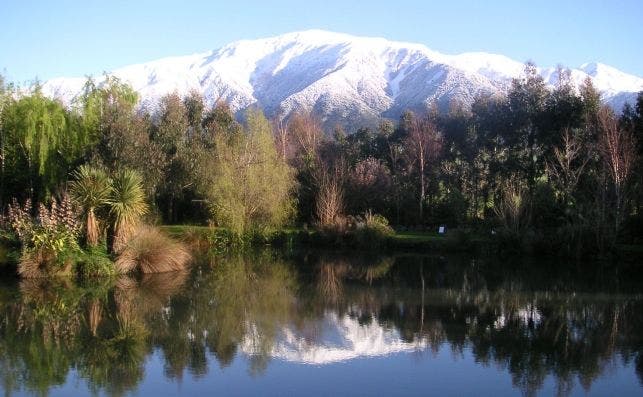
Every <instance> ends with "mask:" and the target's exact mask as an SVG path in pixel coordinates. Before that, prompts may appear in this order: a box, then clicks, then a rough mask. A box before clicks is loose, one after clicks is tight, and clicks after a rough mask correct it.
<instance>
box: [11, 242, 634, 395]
mask: <svg viewBox="0 0 643 397" xmlns="http://www.w3.org/2000/svg"><path fill="white" fill-rule="evenodd" d="M541 268H542V267H541ZM503 269H504V270H503ZM510 269H513V270H509V269H508V268H507V267H506V266H504V267H503V266H501V265H498V264H494V263H484V262H480V261H476V260H471V259H470V258H440V257H379V258H376V257H356V256H346V255H340V254H331V253H305V254H302V255H297V256H295V257H291V258H288V259H284V258H282V257H280V256H278V255H276V254H275V253H273V252H260V253H255V254H251V255H243V256H242V255H238V256H231V257H227V258H217V257H213V258H209V259H208V260H207V261H206V263H204V264H203V265H202V266H199V267H197V268H196V269H194V271H192V272H191V273H166V274H156V275H146V276H144V277H142V278H136V279H135V278H129V277H122V278H118V279H115V280H102V281H92V282H85V283H74V282H72V281H71V280H68V279H61V280H25V281H22V282H20V283H19V284H18V285H15V284H11V283H9V285H5V286H3V287H0V316H2V317H1V323H0V378H1V381H2V388H3V389H4V391H5V393H7V394H10V393H11V392H12V391H16V390H27V391H30V392H34V393H38V394H43V395H44V394H47V393H48V391H50V390H51V388H52V387H54V386H57V385H63V384H65V383H68V382H70V380H69V378H70V373H71V372H74V373H75V374H76V375H77V376H79V377H80V378H82V379H83V380H85V381H86V384H87V387H88V389H89V390H90V391H92V392H104V393H106V394H109V395H124V394H126V393H127V392H129V391H133V390H136V389H137V387H138V386H139V384H140V383H141V382H143V381H144V379H145V378H146V376H151V375H149V374H146V369H147V367H146V366H147V365H148V364H147V363H148V360H147V359H148V358H149V357H150V356H151V355H153V354H156V353H158V355H159V356H160V357H162V362H163V366H164V368H163V370H164V376H165V378H166V379H170V380H174V381H182V380H184V379H185V376H186V373H187V374H189V375H190V376H191V379H194V381H196V382H198V381H199V379H204V377H206V376H207V375H208V374H209V373H210V372H211V371H212V368H210V367H211V366H212V365H213V364H214V365H218V366H219V368H222V369H224V370H225V369H226V368H228V367H229V366H231V365H232V364H233V363H234V362H235V360H237V359H239V360H241V358H242V357H243V358H244V360H247V362H248V365H247V371H248V372H249V373H250V374H251V376H253V377H258V378H260V377H261V376H263V374H264V373H266V372H267V371H269V370H270V362H271V361H272V360H277V361H280V362H285V363H292V365H308V364H314V365H332V364H334V363H339V362H350V361H351V360H353V359H356V358H362V359H366V358H369V357H388V356H390V355H391V354H394V353H400V354H404V353H409V352H424V351H428V352H438V351H439V350H440V349H442V348H445V347H446V348H448V349H450V350H451V351H452V352H454V353H455V355H456V356H461V357H462V356H464V355H463V352H464V351H465V350H467V351H471V353H472V355H473V358H474V360H475V363H477V364H476V365H483V366H489V365H493V366H496V367H498V368H501V370H502V372H503V373H508V374H509V375H510V376H511V380H512V383H513V385H514V387H515V388H517V389H519V390H521V391H522V392H523V393H525V394H534V393H535V392H537V391H538V390H541V388H542V387H543V385H544V383H545V382H546V379H547V378H548V377H553V378H554V379H555V383H556V386H555V388H556V390H557V392H558V393H559V394H561V395H567V394H570V392H571V391H572V390H573V389H574V387H575V385H576V384H578V385H580V387H582V388H584V389H585V390H590V388H591V386H592V384H593V383H594V382H595V381H596V379H597V378H599V377H600V376H602V375H603V374H605V373H609V372H610V371H612V372H613V371H616V370H617V368H622V367H625V368H634V369H635V370H636V372H637V374H638V377H639V381H641V382H642V383H641V386H643V332H642V331H643V316H642V313H643V310H642V309H643V298H642V297H641V296H640V294H637V293H632V291H629V290H628V287H629V286H634V287H633V288H635V286H636V283H635V282H634V281H632V279H631V277H629V275H628V274H627V273H625V274H623V273H622V271H621V273H619V274H620V275H617V276H616V277H615V278H613V279H610V278H609V277H605V274H606V273H605V272H606V271H607V272H608V273H609V274H612V275H614V274H616V273H610V272H612V271H611V270H598V271H597V273H596V275H597V276H596V277H597V279H599V280H601V281H606V282H607V284H608V285H607V287H604V288H606V289H604V290H603V291H599V292H597V291H593V284H592V281H591V280H592V277H593V276H591V275H590V276H588V275H587V271H586V270H585V271H583V274H585V276H582V277H581V276H579V274H575V273H574V272H575V271H574V270H571V271H568V270H560V269H559V270H558V271H557V272H554V273H555V278H554V279H553V281H551V280H550V281H548V282H546V283H540V284H539V282H538V279H539V277H540V278H541V279H540V280H542V277H543V276H542V274H541V273H538V275H536V274H530V273H529V271H528V270H526V269H521V268H519V267H516V266H512V267H511V268H510ZM560 272H562V273H563V274H562V275H561V273H560ZM518 275H520V276H518ZM565 277H568V278H567V279H565ZM561 279H563V281H560V280H561ZM626 279H627V281H624V280H626ZM565 280H567V281H565ZM569 280H580V283H576V284H574V283H571V282H570V281H569ZM628 283H629V284H628ZM623 286H625V287H623ZM622 290H625V291H626V293H621V291H622ZM634 291H635V289H634ZM418 365H420V364H418ZM443 365H450V364H449V362H444V364H443ZM228 369H229V370H232V368H228ZM461 376H462V378H463V380H465V382H463V384H466V378H467V374H466V373H464V374H461ZM463 392H466V389H463Z"/></svg>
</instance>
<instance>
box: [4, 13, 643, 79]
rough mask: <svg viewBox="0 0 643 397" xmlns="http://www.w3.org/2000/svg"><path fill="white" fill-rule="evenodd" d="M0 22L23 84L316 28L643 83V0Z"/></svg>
mask: <svg viewBox="0 0 643 397" xmlns="http://www.w3.org/2000/svg"><path fill="white" fill-rule="evenodd" d="M0 16H1V18H0V73H1V74H3V75H5V77H6V78H7V79H8V80H10V81H14V82H19V83H23V82H25V81H28V80H32V79H34V78H35V77H38V78H39V79H41V80H46V79H49V78H52V77H57V76H83V75H88V74H91V75H97V74H100V73H101V72H102V71H107V70H111V69H114V68H117V67H121V66H126V65H129V64H133V63H141V62H146V61H151V60H155V59H158V58H161V57H166V56H174V55H187V54H192V53H195V52H204V51H207V50H211V49H216V48H218V47H221V46H222V45H225V44H227V43H229V42H231V41H234V40H239V39H252V38H260V37H267V36H274V35H277V34H281V33H286V32H291V31H297V30H306V29H313V28H314V29H326V30H331V31H337V32H344V33H349V34H355V35H366V36H379V37H385V38H388V39H392V40H400V41H411V42H419V43H422V44H425V45H427V46H428V47H429V48H431V49H433V50H436V51H440V52H443V53H448V54H455V53H461V52H467V51H485V52H491V53H498V54H503V55H507V56H509V57H511V58H513V59H516V60H519V61H525V60H528V59H531V60H533V61H535V62H536V64H538V65H541V66H555V65H556V64H559V63H560V64H563V65H565V66H570V67H575V66H579V65H580V64H582V63H584V62H588V61H599V62H603V63H606V64H609V65H612V66H614V67H617V68H619V69H621V70H623V71H625V72H628V73H633V74H636V75H638V76H643V51H642V50H643V45H642V44H641V43H642V42H643V1H641V0H627V1H625V0H623V1H619V0H611V1H607V0H606V1H598V0H578V1H571V0H570V1H565V0H559V1H549V0H541V1H529V0H525V1H520V0H514V1H493V0H490V1H478V2H476V1H469V2H464V1H457V0H442V1H428V0H424V1H423V0H417V1H405V0H389V1H350V0H340V1H336V0H321V1H306V0H292V1H291V0H281V1H280V0H275V1H269V0H264V1H247V0H225V1H217V0H211V1H189V0H186V1H176V0H174V1H165V0H154V1H150V0H130V1H123V0H102V1H98V0H96V1H94V0H85V1H69V0H56V1H35V0H0Z"/></svg>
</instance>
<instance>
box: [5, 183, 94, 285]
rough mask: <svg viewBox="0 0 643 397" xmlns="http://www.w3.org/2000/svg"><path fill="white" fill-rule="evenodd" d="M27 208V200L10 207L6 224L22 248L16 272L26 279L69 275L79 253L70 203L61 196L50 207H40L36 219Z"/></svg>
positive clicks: (41, 205) (76, 225)
mask: <svg viewBox="0 0 643 397" xmlns="http://www.w3.org/2000/svg"><path fill="white" fill-rule="evenodd" d="M30 209H31V201H29V200H27V201H26V202H25V203H24V204H23V205H22V206H20V205H19V204H18V203H17V202H16V201H15V200H14V202H13V203H12V204H11V205H9V221H10V223H11V226H12V228H13V230H14V232H15V234H16V237H17V238H18V240H19V241H20V244H21V247H22V254H21V256H20V263H19V264H18V273H19V274H20V275H21V276H22V277H26V278H35V277H45V276H48V275H67V274H69V273H70V272H71V268H72V265H73V263H74V261H75V257H76V256H77V255H78V254H79V253H80V252H81V250H80V247H79V246H78V236H79V235H80V223H79V222H78V217H77V212H76V211H75V209H74V207H73V205H72V203H71V200H70V199H69V197H68V196H67V195H63V196H62V198H61V199H60V200H59V201H58V200H56V199H52V201H51V205H50V206H49V207H46V206H45V205H43V204H40V206H39V207H38V216H37V217H36V218H33V217H32V216H31V214H30Z"/></svg>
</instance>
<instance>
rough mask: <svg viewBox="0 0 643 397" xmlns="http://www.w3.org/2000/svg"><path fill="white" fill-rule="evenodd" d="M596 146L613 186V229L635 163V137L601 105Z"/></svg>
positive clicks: (616, 223)
mask: <svg viewBox="0 0 643 397" xmlns="http://www.w3.org/2000/svg"><path fill="white" fill-rule="evenodd" d="M598 125H599V140H598V148H599V151H600V153H601V156H602V158H603V162H604V164H605V167H606V168H607V171H608V173H609V175H610V177H611V179H612V182H613V187H614V198H615V201H616V203H615V204H616V205H615V211H616V213H615V224H614V226H615V228H616V230H615V231H618V228H619V226H620V224H621V222H622V220H623V216H624V211H623V207H624V204H625V196H626V187H627V183H628V181H629V178H630V176H631V175H632V172H633V170H634V165H635V163H636V156H637V153H636V138H635V137H634V134H632V132H631V131H629V130H627V129H621V128H619V125H618V120H617V118H616V116H615V115H614V112H612V110H611V109H610V108H608V107H602V108H601V109H600V111H599V112H598Z"/></svg>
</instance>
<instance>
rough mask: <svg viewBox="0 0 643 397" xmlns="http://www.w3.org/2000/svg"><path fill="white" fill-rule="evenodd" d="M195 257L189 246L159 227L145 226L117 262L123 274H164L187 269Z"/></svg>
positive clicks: (138, 230)
mask: <svg viewBox="0 0 643 397" xmlns="http://www.w3.org/2000/svg"><path fill="white" fill-rule="evenodd" d="M191 259H192V255H190V252H189V251H188V249H187V247H186V246H185V244H183V243H181V242H178V241H175V240H173V239H172V238H170V237H168V236H167V235H166V234H164V233H163V232H162V231H160V230H159V229H158V228H155V227H151V226H141V227H139V228H138V229H137V231H136V232H135V233H134V236H133V237H132V239H131V240H130V241H129V242H128V243H127V245H126V246H125V248H123V250H122V252H121V254H120V255H119V257H118V258H117V259H116V262H115V264H114V265H115V267H116V270H117V271H118V272H119V273H130V272H133V271H138V272H141V273H164V272H171V271H177V270H183V269H185V268H186V267H187V266H188V264H189V262H190V260H191Z"/></svg>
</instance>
